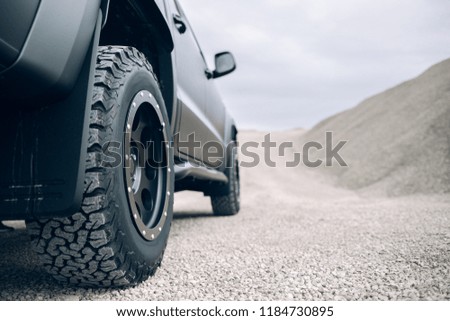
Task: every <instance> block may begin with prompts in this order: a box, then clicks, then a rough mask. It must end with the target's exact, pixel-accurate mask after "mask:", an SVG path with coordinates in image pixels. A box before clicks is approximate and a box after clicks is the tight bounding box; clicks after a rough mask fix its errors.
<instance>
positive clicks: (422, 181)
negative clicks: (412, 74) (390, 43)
mask: <svg viewBox="0 0 450 321" xmlns="http://www.w3.org/2000/svg"><path fill="white" fill-rule="evenodd" d="M327 131H332V132H333V134H334V141H337V140H344V141H348V143H347V145H346V146H345V147H344V148H343V149H342V153H341V155H342V157H343V158H344V159H345V161H346V162H347V163H348V165H349V167H347V168H344V167H339V166H333V167H332V168H328V169H325V172H327V173H329V174H331V175H330V176H331V177H332V178H334V181H335V182H336V183H337V184H339V185H340V186H344V187H347V188H351V189H360V190H361V191H363V192H366V193H367V194H368V195H374V194H380V195H386V194H387V195H389V196H398V195H408V194H415V193H426V194H433V193H440V194H443V193H449V192H450V60H446V61H443V62H441V63H439V64H437V65H435V66H433V67H431V68H430V69H429V70H427V71H426V72H425V73H423V74H422V75H420V76H419V77H417V78H416V79H413V80H410V81H407V82H405V83H403V84H401V85H399V86H397V87H395V88H392V89H389V90H387V91H385V92H383V93H381V94H378V95H376V96H374V97H371V98H369V99H367V100H365V101H364V102H362V103H361V104H360V105H358V106H356V107H355V108H353V109H350V110H347V111H345V112H343V113H340V114H338V115H335V116H333V117H331V118H329V119H326V120H324V121H322V122H321V123H319V124H318V125H317V126H315V127H314V128H313V129H312V130H310V131H309V132H308V133H307V134H306V135H305V136H304V137H303V139H304V140H306V141H311V140H312V141H319V142H322V143H323V141H324V137H325V132H327ZM317 155H318V156H320V157H322V158H323V157H324V156H323V154H317Z"/></svg>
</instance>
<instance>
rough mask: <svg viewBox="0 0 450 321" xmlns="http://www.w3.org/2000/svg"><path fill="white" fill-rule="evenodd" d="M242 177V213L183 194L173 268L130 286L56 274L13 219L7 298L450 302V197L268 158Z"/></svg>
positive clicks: (0, 287) (171, 251)
mask: <svg viewBox="0 0 450 321" xmlns="http://www.w3.org/2000/svg"><path fill="white" fill-rule="evenodd" d="M290 135H291V134H289V133H285V134H283V133H280V134H279V137H278V138H279V139H289V138H290V137H291V136H290ZM261 138H262V135H261V134H259V133H246V134H245V135H243V139H244V140H250V139H252V140H255V139H261ZM259 153H261V151H259ZM242 185H243V186H242V209H241V212H240V213H239V214H238V215H236V216H232V217H214V216H212V214H211V213H212V211H211V206H210V204H209V201H208V199H206V198H204V197H203V196H202V195H201V194H198V193H191V192H185V193H181V194H177V195H176V199H175V212H176V215H175V220H174V222H173V226H172V232H171V235H170V238H169V245H168V248H167V251H166V254H165V258H164V261H163V265H162V267H161V268H160V269H159V270H158V272H157V274H156V275H155V276H154V277H153V278H152V279H150V280H149V281H147V282H145V283H144V284H141V285H139V286H137V287H135V288H129V289H122V290H98V289H85V288H74V287H71V286H68V285H64V284H59V283H57V282H56V281H54V280H53V279H52V278H51V277H50V276H49V275H47V274H46V273H45V271H44V270H43V268H42V267H41V265H40V264H39V262H38V260H37V257H36V256H35V254H34V253H33V252H32V251H31V247H30V245H29V237H28V235H27V234H26V231H25V229H24V225H23V223H20V222H14V223H13V224H12V225H14V226H15V227H16V228H17V229H16V231H14V232H12V233H4V234H0V255H1V260H0V300H71V301H74V300H75V301H76V300H449V299H450V198H449V197H448V195H441V196H436V195H427V196H420V195H416V196H409V197H400V198H385V197H383V198H380V197H372V198H371V197H367V195H364V196H361V195H358V194H357V193H356V192H354V191H348V190H344V189H340V188H337V187H334V186H332V185H330V184H328V183H327V181H326V180H324V179H323V178H322V176H321V174H319V173H316V172H310V171H308V170H306V169H302V168H300V169H299V168H291V169H289V168H284V167H283V166H278V167H277V168H269V167H267V166H265V165H260V166H258V167H256V168H247V169H246V168H244V169H243V170H242ZM9 225H11V224H9Z"/></svg>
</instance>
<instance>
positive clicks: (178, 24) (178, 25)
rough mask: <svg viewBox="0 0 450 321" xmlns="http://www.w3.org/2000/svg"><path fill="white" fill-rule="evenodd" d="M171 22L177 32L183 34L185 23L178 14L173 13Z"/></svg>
mask: <svg viewBox="0 0 450 321" xmlns="http://www.w3.org/2000/svg"><path fill="white" fill-rule="evenodd" d="M173 22H174V23H175V27H176V28H177V30H178V32H179V33H181V34H183V33H185V32H186V24H185V23H184V21H183V18H181V16H180V15H179V14H174V15H173Z"/></svg>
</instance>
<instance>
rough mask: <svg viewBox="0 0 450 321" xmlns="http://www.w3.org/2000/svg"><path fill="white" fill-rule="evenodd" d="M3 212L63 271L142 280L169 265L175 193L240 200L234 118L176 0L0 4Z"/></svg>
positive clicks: (91, 281) (223, 204) (95, 281)
mask: <svg viewBox="0 0 450 321" xmlns="http://www.w3.org/2000/svg"><path fill="white" fill-rule="evenodd" d="M0 7H1V10H0V107H1V110H2V117H1V119H0V137H1V139H2V141H1V149H2V157H1V158H0V220H26V222H27V229H28V231H29V234H30V236H31V239H32V244H33V247H34V248H35V249H36V252H37V253H38V255H39V256H40V257H41V259H42V262H43V264H44V265H45V266H46V267H47V270H48V271H49V272H50V273H51V274H53V275H54V276H55V277H56V278H57V279H58V280H61V281H66V282H71V283H75V284H85V285H86V284H87V285H95V286H123V285H125V286H126V285H130V284H131V285H132V284H136V283H138V282H141V281H143V280H145V279H146V278H148V277H149V276H151V275H153V273H154V272H155V271H156V268H157V267H158V266H159V265H160V263H161V260H162V257H163V253H164V249H165V247H166V243H167V238H168V235H169V230H170V225H171V221H172V215H173V213H172V207H173V197H174V196H173V195H174V192H176V191H181V190H195V191H200V192H203V193H204V194H205V195H206V196H210V197H211V201H212V206H213V210H214V213H215V214H218V215H232V214H235V213H237V212H238V211H239V168H238V162H237V156H236V153H235V152H234V151H235V148H234V147H236V144H237V143H236V140H237V129H236V126H235V123H234V121H233V119H232V118H231V117H230V116H229V114H228V112H227V111H226V109H225V106H224V104H223V103H222V100H221V99H220V97H219V95H218V93H217V91H216V89H215V86H214V82H213V80H214V79H215V78H218V77H220V76H223V75H225V74H228V73H230V72H232V71H233V70H234V69H235V63H234V59H233V56H232V55H231V54H230V53H228V52H223V53H220V54H217V55H216V59H215V60H216V69H215V70H213V71H211V70H209V69H208V67H207V64H206V62H205V59H204V57H203V54H202V51H201V49H200V47H199V45H198V43H197V40H196V38H195V35H194V33H193V32H192V30H191V27H190V25H189V23H188V21H187V19H186V17H185V15H184V13H183V11H182V9H181V8H180V6H179V4H178V2H177V1H176V0H168V1H163V0H126V1H125V0H111V1H110V0H77V1H70V0H6V1H3V2H2V4H1V5H0Z"/></svg>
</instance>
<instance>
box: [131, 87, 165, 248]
mask: <svg viewBox="0 0 450 321" xmlns="http://www.w3.org/2000/svg"><path fill="white" fill-rule="evenodd" d="M165 126H166V125H165V123H164V118H163V115H162V113H161V110H160V106H159V105H158V102H157V101H156V99H155V97H154V96H153V95H152V94H151V93H150V92H148V91H146V90H143V91H140V92H139V93H137V94H136V96H135V97H134V99H133V100H132V102H131V106H130V108H129V112H128V117H127V122H126V130H125V139H124V155H125V163H124V164H125V166H124V172H125V188H126V193H127V197H128V203H129V206H130V211H131V216H132V220H133V221H134V223H135V227H136V229H137V230H138V232H139V234H140V235H141V236H142V237H143V238H144V239H145V240H148V241H152V240H155V239H156V238H157V237H158V236H159V234H160V233H161V232H162V230H163V227H164V224H165V222H166V219H167V215H168V213H167V211H168V204H169V198H170V191H168V186H170V185H169V184H170V171H171V170H170V167H169V166H168V164H169V163H168V160H169V157H170V156H169V149H170V145H169V140H168V137H167V134H166V130H165Z"/></svg>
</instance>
